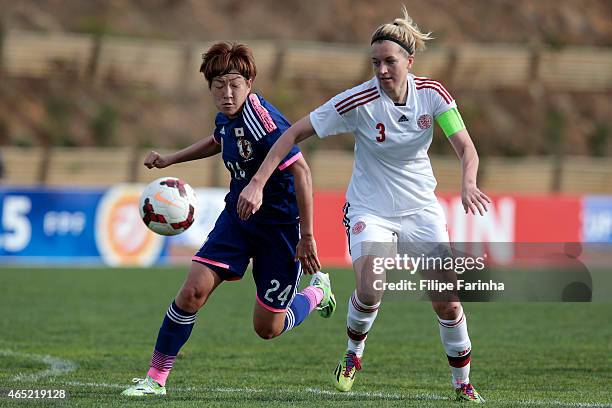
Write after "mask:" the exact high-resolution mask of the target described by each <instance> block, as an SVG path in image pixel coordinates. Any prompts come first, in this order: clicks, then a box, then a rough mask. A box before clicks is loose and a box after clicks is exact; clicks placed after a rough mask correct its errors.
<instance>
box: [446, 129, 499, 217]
mask: <svg viewBox="0 0 612 408" xmlns="http://www.w3.org/2000/svg"><path fill="white" fill-rule="evenodd" d="M448 140H449V141H450V142H451V144H452V145H453V148H454V149H455V152H456V153H457V156H458V157H459V159H460V160H461V167H462V174H463V177H462V182H461V202H462V203H463V209H464V210H465V213H466V214H467V213H468V211H471V212H472V214H474V215H476V211H478V213H480V215H484V213H485V212H486V211H487V203H489V204H490V203H491V199H490V198H489V197H487V195H486V194H485V193H483V192H482V191H480V190H479V189H478V187H477V186H476V175H477V174H478V153H477V152H476V147H474V143H473V142H472V139H471V138H470V135H469V133H468V132H467V130H466V129H463V130H460V131H458V132H457V133H455V134H453V135H451V136H450V137H449V138H448Z"/></svg>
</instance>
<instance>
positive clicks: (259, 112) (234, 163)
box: [213, 93, 302, 224]
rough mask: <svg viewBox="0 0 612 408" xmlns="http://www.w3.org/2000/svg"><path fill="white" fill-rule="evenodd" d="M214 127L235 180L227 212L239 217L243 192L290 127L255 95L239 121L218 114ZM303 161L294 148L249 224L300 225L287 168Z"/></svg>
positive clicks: (281, 165)
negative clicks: (238, 207)
mask: <svg viewBox="0 0 612 408" xmlns="http://www.w3.org/2000/svg"><path fill="white" fill-rule="evenodd" d="M215 125H216V127H215V131H214V134H213V136H214V139H215V142H217V143H220V144H221V149H222V158H223V162H224V163H225V167H227V169H228V170H229V172H230V173H231V176H232V181H231V183H230V192H229V193H228V194H227V196H226V197H225V203H226V208H227V209H228V211H229V212H230V214H236V212H237V210H236V205H237V203H238V197H239V196H240V193H241V192H242V189H243V188H245V187H246V186H247V184H249V181H250V180H251V177H253V175H254V174H255V173H256V172H257V170H258V169H259V166H260V165H261V163H262V162H263V161H264V159H265V158H266V155H267V154H268V152H269V151H270V149H271V148H272V145H273V144H274V142H276V140H278V138H279V137H280V136H281V135H282V134H283V133H284V132H285V130H287V129H288V128H289V127H290V126H291V124H290V123H289V121H287V119H285V117H284V116H283V115H282V114H281V113H280V112H279V111H278V110H277V109H276V108H275V107H274V106H272V105H271V104H270V103H268V102H267V101H266V100H265V99H264V98H263V97H261V96H259V95H257V94H254V93H252V94H250V95H249V96H248V97H247V100H246V102H245V103H244V107H243V108H242V112H241V113H240V114H239V115H238V116H237V117H235V118H233V119H232V118H229V117H227V116H226V115H224V114H223V113H218V114H217V117H216V118H215ZM300 157H302V153H301V152H300V149H299V148H298V147H297V146H293V148H292V149H291V151H290V152H289V154H288V155H287V156H286V157H285V158H284V159H283V160H282V161H281V163H280V165H279V167H278V169H276V170H275V171H274V173H273V174H272V176H271V177H270V179H269V180H268V182H267V183H266V185H265V187H264V190H263V203H262V206H261V208H260V209H259V211H257V212H256V213H255V214H254V215H253V216H251V217H250V218H249V220H251V221H252V222H256V223H266V224H287V223H295V222H297V220H298V218H299V212H298V207H297V199H296V196H295V187H294V183H293V175H292V174H291V173H290V172H288V171H286V168H287V167H289V166H290V165H291V164H292V163H293V162H295V161H296V160H298V159H299V158H300Z"/></svg>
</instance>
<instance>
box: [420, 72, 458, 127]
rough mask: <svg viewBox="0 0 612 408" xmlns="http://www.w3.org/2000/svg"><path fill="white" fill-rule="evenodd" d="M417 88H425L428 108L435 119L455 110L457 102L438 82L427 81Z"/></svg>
mask: <svg viewBox="0 0 612 408" xmlns="http://www.w3.org/2000/svg"><path fill="white" fill-rule="evenodd" d="M417 87H423V88H426V89H427V90H428V91H429V92H428V99H429V106H430V107H431V110H432V116H433V117H434V118H437V117H438V116H440V115H441V114H443V113H444V112H447V111H449V110H451V109H453V108H457V102H455V98H453V97H452V96H451V94H450V92H448V91H447V90H446V88H445V87H444V85H442V84H441V83H440V82H438V81H433V80H428V81H426V82H423V83H421V84H420V85H417Z"/></svg>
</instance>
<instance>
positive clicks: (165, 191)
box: [140, 177, 196, 235]
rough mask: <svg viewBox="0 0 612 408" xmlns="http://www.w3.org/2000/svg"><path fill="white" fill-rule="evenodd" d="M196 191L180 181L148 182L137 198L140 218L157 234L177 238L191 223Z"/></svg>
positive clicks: (164, 179)
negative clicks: (138, 199)
mask: <svg viewBox="0 0 612 408" xmlns="http://www.w3.org/2000/svg"><path fill="white" fill-rule="evenodd" d="M195 202H196V197H195V192H194V191H193V188H191V186H190V185H189V184H187V183H185V182H184V181H183V180H181V179H177V178H175V177H162V178H159V179H157V180H155V181H153V182H151V183H150V184H149V185H148V186H147V187H146V188H145V189H144V192H143V193H142V196H141V197H140V217H141V218H142V220H143V221H144V223H145V225H146V226H147V227H148V228H149V229H150V230H151V231H153V232H155V233H157V234H160V235H177V234H180V233H181V232H183V231H185V230H186V229H187V228H189V227H190V226H191V224H193V220H194V212H195Z"/></svg>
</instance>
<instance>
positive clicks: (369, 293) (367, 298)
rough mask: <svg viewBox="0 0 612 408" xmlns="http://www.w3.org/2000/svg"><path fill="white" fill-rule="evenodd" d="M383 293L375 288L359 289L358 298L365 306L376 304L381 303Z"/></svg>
mask: <svg viewBox="0 0 612 408" xmlns="http://www.w3.org/2000/svg"><path fill="white" fill-rule="evenodd" d="M380 298H381V295H380V294H379V293H376V291H374V290H363V291H357V299H359V302H360V303H362V304H364V305H365V306H376V305H378V304H379V303H380Z"/></svg>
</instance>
